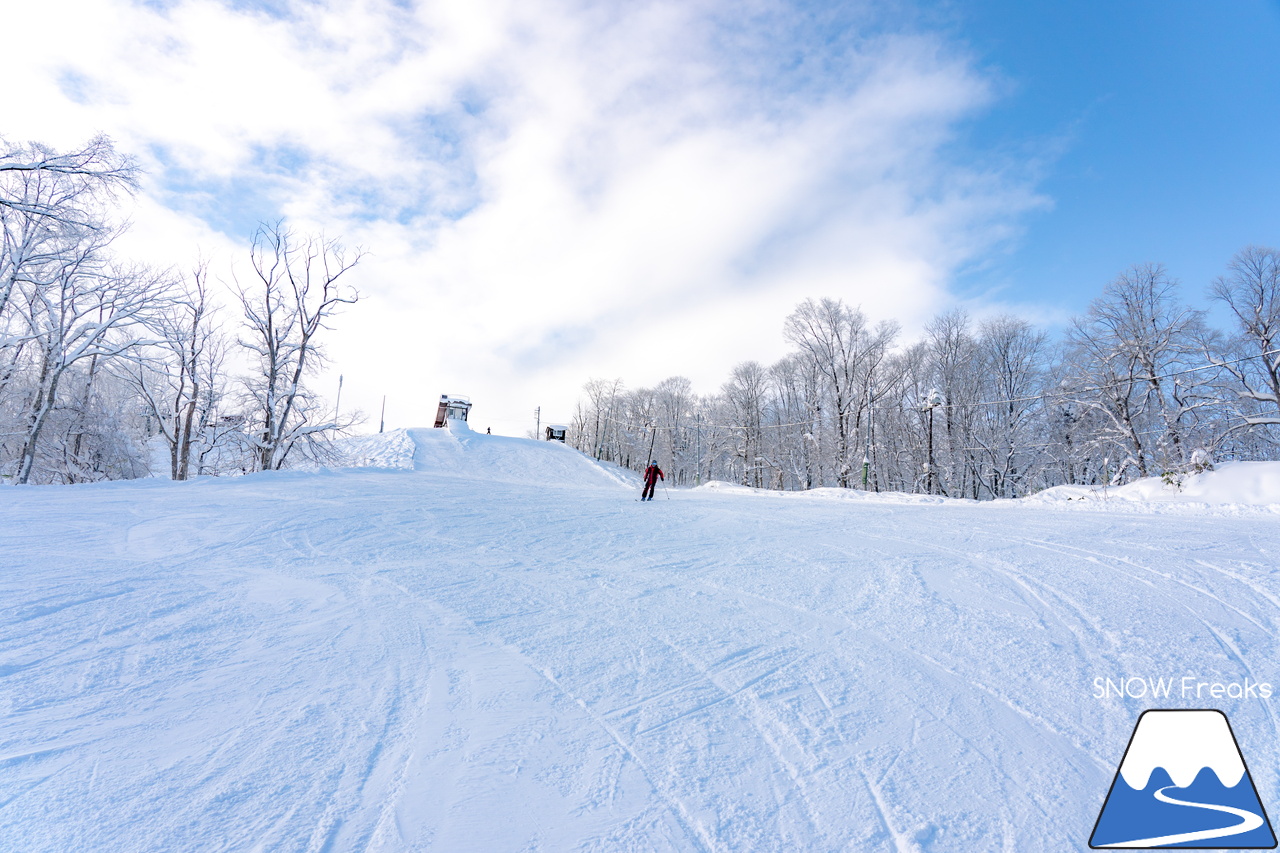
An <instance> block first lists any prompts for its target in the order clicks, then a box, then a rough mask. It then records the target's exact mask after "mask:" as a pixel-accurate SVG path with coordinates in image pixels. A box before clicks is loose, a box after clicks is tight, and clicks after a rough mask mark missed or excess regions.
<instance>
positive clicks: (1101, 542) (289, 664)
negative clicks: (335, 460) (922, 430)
mask: <svg viewBox="0 0 1280 853" xmlns="http://www.w3.org/2000/svg"><path fill="white" fill-rule="evenodd" d="M363 453H364V456H363V458H362V459H360V460H358V461H359V462H360V463H361V464H372V465H381V466H383V467H380V468H375V467H365V468H356V469H349V470H343V471H319V472H312V473H303V472H289V473H278V474H261V475H252V476H248V477H242V478H236V479H217V480H212V479H211V480H201V481H198V482H193V483H185V484H175V483H167V482H161V481H156V480H149V481H137V482H127V483H112V484H101V485H94V486H78V487H43V488H5V489H0V565H2V566H3V567H4V571H3V573H2V574H0V849H3V850H23V851H66V850H77V851H81V850H102V851H113V853H114V851H133V850H137V851H143V850H146V851H155V850H166V851H167V850H202V851H203V850H237V851H238V850H289V851H293V850H297V851H322V850H327V851H347V850H379V851H383V850H385V851H392V850H413V849H431V850H442V851H464V850H476V851H505V850H533V849H539V850H548V851H550V850H556V851H558V850H601V851H606V850H607V851H613V850H636V851H650V850H724V851H729V850H732V851H740V850H844V849H850V850H860V851H861V850H865V851H949V852H950V851H974V852H975V853H989V851H1001V850H1004V851H1030V850H1035V851H1041V850H1044V851H1049V850H1052V851H1065V850H1085V849H1087V842H1088V838H1089V834H1090V831H1091V829H1092V827H1093V823H1094V820H1095V818H1096V817H1097V815H1098V810H1099V808H1100V807H1101V805H1102V802H1103V799H1104V798H1105V796H1106V794H1107V790H1108V786H1109V785H1110V783H1111V781H1112V778H1113V776H1114V774H1115V773H1116V770H1117V767H1118V765H1119V762H1120V759H1121V755H1122V753H1123V751H1124V747H1125V745H1126V743H1127V741H1128V738H1129V735H1130V733H1131V732H1132V730H1133V726H1134V724H1135V722H1136V721H1137V718H1138V715H1139V713H1140V712H1141V711H1142V710H1144V709H1146V708H1150V707H1185V708H1207V707H1214V708H1220V709H1222V710H1223V711H1225V712H1226V713H1227V715H1228V716H1229V717H1230V721H1231V725H1232V728H1233V730H1234V731H1235V734H1236V736H1237V737H1238V738H1239V740H1240V745H1241V747H1242V749H1243V750H1244V755H1245V758H1246V760H1247V761H1248V764H1249V768H1250V771H1251V773H1252V775H1253V779H1254V782H1255V783H1256V784H1257V787H1258V793H1259V794H1260V795H1261V798H1262V801H1263V802H1264V804H1268V805H1271V806H1272V808H1271V812H1272V813H1273V814H1274V813H1275V812H1276V811H1280V808H1277V807H1276V805H1277V804H1280V799H1277V795H1278V794H1280V771H1278V768H1280V723H1278V721H1277V716H1276V711H1275V707H1274V703H1275V701H1276V700H1266V699H1262V698H1258V697H1257V696H1256V695H1254V696H1251V697H1249V698H1231V697H1229V696H1227V695H1226V694H1225V693H1224V694H1223V695H1222V696H1221V697H1220V698H1211V694H1210V693H1207V692H1205V690H1211V688H1201V690H1200V694H1199V695H1196V692H1195V686H1194V685H1195V684H1197V683H1205V684H1207V685H1212V684H1223V685H1242V684H1245V683H1246V682H1248V683H1251V684H1253V683H1257V682H1272V683H1277V682H1280V646H1278V644H1277V642H1276V639H1275V638H1276V636H1277V635H1278V633H1280V581H1278V578H1277V565H1278V563H1280V559H1278V555H1280V527H1278V526H1277V523H1276V521H1277V519H1276V512H1275V508H1274V507H1272V506H1266V505H1264V506H1252V507H1250V506H1244V505H1240V506H1234V507H1232V508H1231V511H1230V512H1224V511H1223V510H1222V508H1221V507H1218V508H1216V509H1215V508H1212V507H1198V506H1196V505H1195V504H1194V503H1193V504H1189V505H1187V506H1186V507H1185V508H1184V510H1185V511H1182V512H1180V513H1178V514H1176V515H1173V514H1168V513H1158V512H1148V511H1146V509H1144V507H1145V506H1147V505H1145V504H1132V503H1125V511H1123V512H1116V511H1114V509H1115V507H1116V506H1117V505H1119V504H1120V503H1122V502H1120V501H1112V502H1104V501H1100V500H1099V501H1085V502H1081V501H1075V500H1073V501H1071V502H1067V501H1065V500H1064V501H1053V500H1049V499H1042V500H1039V501H1028V502H1002V503H998V504H975V503H970V502H963V501H944V500H940V499H914V500H904V499H901V498H895V497H893V496H884V497H880V498H877V497H874V496H866V495H850V494H849V493H837V494H843V495H845V497H837V496H836V495H832V494H829V493H821V494H813V495H794V494H793V495H777V494H767V493H759V492H750V491H747V490H741V489H737V488H733V487H725V486H723V485H717V486H713V487H704V488H701V489H696V490H674V489H673V490H671V491H670V492H668V493H664V492H663V491H661V490H660V491H659V494H658V499H657V500H655V501H653V502H652V503H638V502H636V501H635V499H634V498H635V497H636V492H637V488H636V487H635V484H634V481H633V480H631V479H628V476H627V475H624V474H620V473H617V472H615V471H613V470H611V469H609V468H608V467H607V466H601V465H598V464H597V463H595V462H593V461H592V460H589V459H587V458H585V457H583V456H581V455H580V454H577V453H576V452H575V451H573V450H571V449H568V448H565V447H562V446H558V445H551V444H548V443H545V442H531V441H524V440H519V439H510V438H501V437H498V436H487V435H479V434H473V433H470V432H464V431H461V430H458V431H452V432H450V431H445V430H420V431H419V430H411V431H408V432H402V433H390V434H388V435H387V436H383V437H381V438H379V439H376V440H374V439H370V440H366V446H365V447H364V450H363ZM406 458H407V459H408V462H407V463H406V462H405V461H404V460H405V459H406ZM397 460H398V461H397ZM1065 510H1070V511H1065ZM1184 676H1191V677H1193V681H1192V685H1193V687H1192V694H1191V695H1189V696H1188V695H1183V694H1182V693H1180V692H1179V691H1178V690H1177V689H1175V690H1174V691H1173V694H1172V695H1171V696H1169V697H1161V698H1159V699H1154V700H1153V699H1152V698H1151V697H1150V696H1149V695H1148V696H1143V697H1141V698H1133V697H1132V696H1128V695H1126V696H1117V695H1116V694H1115V692H1114V691H1112V692H1110V695H1107V694H1108V691H1107V690H1102V691H1099V689H1098V686H1097V685H1098V681H1096V680H1104V679H1111V680H1112V681H1113V682H1116V681H1121V680H1124V679H1146V678H1151V679H1154V678H1167V679H1181V678H1182V677H1184ZM1179 684H1181V682H1179ZM1104 685H1105V682H1104ZM1136 685H1137V682H1129V687H1128V692H1129V693H1136V692H1137V686H1136ZM1100 693H1101V694H1102V695H1099V694H1100Z"/></svg>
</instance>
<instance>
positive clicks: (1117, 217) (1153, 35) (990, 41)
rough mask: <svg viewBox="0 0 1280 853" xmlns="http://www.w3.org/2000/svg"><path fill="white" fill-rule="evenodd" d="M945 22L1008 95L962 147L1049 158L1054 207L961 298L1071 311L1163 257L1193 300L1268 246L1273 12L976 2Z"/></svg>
mask: <svg viewBox="0 0 1280 853" xmlns="http://www.w3.org/2000/svg"><path fill="white" fill-rule="evenodd" d="M944 17H949V18H950V21H949V22H946V23H944V24H943V25H944V26H945V27H947V28H949V29H950V30H951V31H952V32H954V33H955V34H956V36H957V37H958V39H959V40H961V41H962V42H964V43H967V44H968V45H969V46H970V49H971V50H972V51H973V52H974V55H975V57H976V59H977V62H978V63H979V64H980V66H985V67H987V68H989V69H990V70H991V71H992V72H994V73H995V74H996V75H998V76H999V77H1000V78H1002V79H1003V81H1004V83H1005V87H1004V93H1003V96H1002V97H1001V98H1000V99H999V100H998V101H997V103H996V104H995V105H994V106H993V107H992V109H991V110H990V112H989V113H988V114H987V115H984V116H982V117H980V118H978V119H977V120H975V122H974V125H973V128H972V144H973V145H974V147H975V148H979V149H980V148H983V147H990V148H992V149H996V150H998V149H1000V148H1001V147H1007V149H1008V150H1010V151H1011V153H1012V156H1024V157H1025V156H1027V155H1031V156H1035V155H1036V154H1037V153H1039V152H1043V154H1042V156H1043V157H1044V163H1043V166H1042V168H1043V171H1042V173H1041V174H1040V176H1039V180H1038V183H1037V186H1038V187H1039V189H1040V191H1041V192H1042V193H1044V194H1045V195H1046V196H1048V197H1049V198H1050V199H1051V200H1052V206H1051V207H1050V208H1049V209H1047V210H1044V211H1042V212H1039V213H1036V214H1033V215H1030V216H1028V217H1027V218H1026V220H1025V223H1024V225H1025V229H1026V230H1025V232H1024V234H1023V235H1022V236H1021V238H1020V239H1018V240H1017V241H1015V242H1014V244H1013V245H1012V246H1011V247H1010V251H1009V253H1008V254H1007V255H1004V256H1000V255H999V254H998V253H997V254H995V255H994V256H993V257H992V258H990V259H988V263H989V265H988V266H979V267H977V268H975V269H973V270H969V271H965V272H964V273H963V274H962V275H960V276H959V278H958V282H959V284H960V287H961V289H962V291H970V292H980V291H982V290H985V289H986V288H989V287H992V286H997V287H1004V288H1007V291H1006V292H1008V293H1010V294H1013V295H1015V296H1016V297H1018V298H1021V299H1031V300H1035V299H1045V300H1052V299H1054V298H1055V297H1054V294H1057V293H1060V294H1062V296H1061V297H1060V298H1061V299H1062V304H1063V305H1064V307H1066V308H1068V309H1070V310H1073V311H1075V310H1079V309H1080V308H1081V307H1082V304H1083V303H1084V302H1087V300H1088V299H1090V298H1093V296H1094V295H1095V294H1096V292H1097V290H1098V289H1099V288H1100V287H1101V286H1102V284H1103V283H1105V282H1106V281H1107V280H1108V279H1110V278H1111V277H1113V276H1114V275H1115V274H1116V273H1117V272H1119V271H1120V270H1121V269H1123V268H1124V267H1125V266H1127V265H1129V264H1133V263H1143V262H1147V261H1158V262H1163V263H1165V264H1166V265H1167V266H1168V267H1169V269H1170V271H1171V272H1172V273H1173V274H1174V275H1175V276H1176V277H1178V278H1179V279H1180V280H1181V281H1182V282H1183V285H1184V290H1185V293H1186V296H1187V297H1188V298H1194V299H1196V300H1197V301H1198V300H1200V297H1201V296H1202V294H1203V290H1204V288H1205V287H1206V286H1207V284H1208V283H1209V281H1210V280H1211V279H1212V278H1213V277H1214V276H1216V275H1219V274H1221V272H1222V271H1223V267H1224V266H1225V264H1226V261H1227V260H1228V259H1229V258H1230V257H1231V255H1232V254H1233V253H1234V252H1235V251H1237V250H1238V249H1239V248H1241V247H1242V246H1244V245H1246V244H1248V243H1260V244H1264V245H1274V244H1275V243H1276V242H1277V239H1278V234H1280V203H1278V199H1280V157H1277V140H1278V139H1280V132H1278V131H1280V50H1278V48H1280V4H1276V3H1274V2H1233V3H1212V4H1211V3H1198V2H1187V0H1174V2H1154V0H1142V1H1141V2H1139V0H1126V2H1120V3H1084V4H1046V3H1019V2H982V3H966V4H957V5H956V6H955V7H953V8H952V9H951V10H950V11H949V14H948V15H946V16H944ZM1037 149H1039V152H1038V151H1037Z"/></svg>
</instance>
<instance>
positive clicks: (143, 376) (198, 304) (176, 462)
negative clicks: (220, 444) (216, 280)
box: [126, 261, 226, 480]
mask: <svg viewBox="0 0 1280 853" xmlns="http://www.w3.org/2000/svg"><path fill="white" fill-rule="evenodd" d="M211 296H212V294H211V292H210V285H209V265H208V264H207V263H205V262H203V261H200V262H197V263H196V265H195V266H194V267H193V269H192V270H191V272H190V273H189V274H188V276H187V278H186V279H185V280H184V281H183V282H182V285H181V287H180V289H178V290H176V292H175V295H174V298H173V299H172V300H171V301H170V302H169V303H167V304H166V305H165V306H163V308H162V310H159V311H157V312H156V313H155V315H154V316H153V317H152V318H151V320H150V323H149V325H150V328H151V331H152V335H153V337H154V341H153V342H152V343H151V344H150V345H149V346H148V347H146V349H145V350H144V351H143V352H142V353H141V354H140V356H139V357H138V358H134V359H131V360H130V361H129V362H128V363H127V365H126V367H127V372H126V375H127V377H128V380H129V382H130V384H131V385H132V387H133V389H134V392H135V393H136V394H137V395H138V397H139V398H140V399H141V402H142V405H143V407H144V409H145V411H146V412H147V414H148V416H149V417H151V418H153V419H154V424H155V429H156V430H157V431H158V433H159V435H160V437H161V438H162V439H163V441H164V443H165V445H166V446H167V448H168V451H169V453H168V455H169V476H170V477H171V478H172V479H174V480H186V479H188V478H190V477H191V476H192V474H193V473H195V471H199V470H200V468H201V465H200V460H201V459H202V458H203V457H204V456H206V455H207V454H208V453H209V451H210V449H211V441H212V440H214V439H216V438H217V437H218V430H217V408H218V405H219V403H220V402H221V401H222V399H223V397H224V396H225V393H226V389H225V376H224V373H223V360H224V358H225V355H226V341H225V339H224V337H223V335H222V333H221V331H220V330H219V328H218V327H217V326H216V324H215V320H216V310H215V308H214V306H213V304H212V302H211ZM193 457H194V458H195V461H196V464H195V466H194V469H195V470H194V471H193V466H192V459H193Z"/></svg>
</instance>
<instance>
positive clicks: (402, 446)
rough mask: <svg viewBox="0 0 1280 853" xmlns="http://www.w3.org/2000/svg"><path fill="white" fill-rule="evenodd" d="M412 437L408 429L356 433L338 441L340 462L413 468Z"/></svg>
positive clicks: (360, 466)
mask: <svg viewBox="0 0 1280 853" xmlns="http://www.w3.org/2000/svg"><path fill="white" fill-rule="evenodd" d="M413 451H414V443H413V439H412V438H410V437H409V433H408V430H403V429H397V430H392V431H391V432H387V433H376V434H374V435H357V436H354V437H352V438H348V439H345V440H343V441H342V442H340V443H339V452H340V453H341V454H342V462H343V464H344V465H345V466H346V467H349V468H393V469H401V470H409V471H412V470H413Z"/></svg>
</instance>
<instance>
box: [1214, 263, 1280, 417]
mask: <svg viewBox="0 0 1280 853" xmlns="http://www.w3.org/2000/svg"><path fill="white" fill-rule="evenodd" d="M1227 269H1228V272H1227V274H1226V275H1225V276H1221V277H1219V278H1217V279H1216V280H1215V281H1214V282H1213V285H1212V287H1211V288H1210V295H1211V296H1212V297H1213V298H1214V299H1217V300H1219V301H1221V302H1223V303H1225V304H1226V305H1227V307H1228V308H1230V309H1231V313H1232V314H1233V315H1234V316H1235V318H1236V322H1237V334H1238V338H1237V344H1238V346H1237V347H1236V349H1237V351H1239V352H1240V353H1241V357H1240V358H1238V359H1224V360H1223V362H1222V364H1223V367H1224V368H1225V369H1226V370H1228V371H1230V374H1231V375H1232V376H1233V377H1234V378H1235V380H1236V383H1237V389H1236V390H1237V393H1238V394H1239V396H1240V398H1241V399H1243V400H1246V401H1251V402H1253V403H1255V404H1257V405H1256V406H1254V407H1252V408H1250V409H1249V410H1248V411H1246V413H1245V414H1244V419H1245V422H1246V423H1248V424H1249V425H1251V426H1273V425H1277V424H1280V252H1277V251H1276V250H1275V249H1267V248H1263V247H1260V246H1248V247H1246V248H1244V249H1241V250H1240V252H1238V253H1237V254H1236V256H1235V257H1234V258H1232V259H1231V263H1230V265H1229V266H1228V268H1227Z"/></svg>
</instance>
